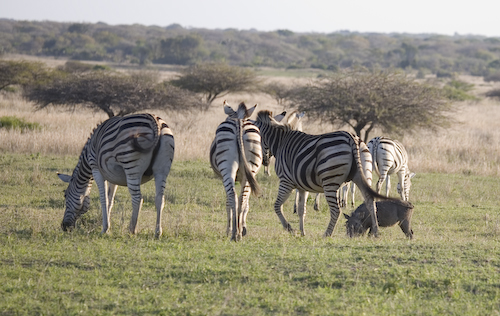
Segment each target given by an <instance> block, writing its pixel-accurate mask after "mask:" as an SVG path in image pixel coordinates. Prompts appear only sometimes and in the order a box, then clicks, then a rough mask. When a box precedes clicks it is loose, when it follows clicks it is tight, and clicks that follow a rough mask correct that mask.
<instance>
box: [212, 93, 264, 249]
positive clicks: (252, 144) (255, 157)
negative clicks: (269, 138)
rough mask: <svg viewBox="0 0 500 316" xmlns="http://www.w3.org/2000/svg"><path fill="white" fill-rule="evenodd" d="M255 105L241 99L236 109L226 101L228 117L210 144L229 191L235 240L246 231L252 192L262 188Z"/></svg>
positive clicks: (215, 165)
mask: <svg viewBox="0 0 500 316" xmlns="http://www.w3.org/2000/svg"><path fill="white" fill-rule="evenodd" d="M256 106H257V105H255V106H254V107H252V108H250V109H247V107H246V106H245V104H244V103H240V105H239V106H238V109H237V110H236V111H234V110H233V109H232V108H231V107H230V106H229V105H228V104H227V102H226V101H224V112H225V113H226V114H227V115H228V117H227V119H226V120H225V121H224V122H222V123H221V124H220V125H219V127H218V128H217V131H216V133H215V139H214V141H213V142H212V145H211V146H210V164H211V166H212V169H213V170H214V172H215V173H216V174H217V175H218V176H219V177H220V178H222V183H223V185H224V189H225V191H226V211H227V230H226V234H227V235H229V232H230V231H231V232H232V236H231V240H234V241H238V240H240V239H241V238H242V236H245V235H246V233H247V228H246V217H247V215H248V211H249V198H250V193H251V192H253V193H254V194H256V195H257V194H258V192H259V186H258V183H257V180H256V179H255V175H256V174H257V172H258V171H259V169H260V167H261V165H262V144H261V137H260V132H259V129H258V128H257V127H256V126H255V125H254V124H252V123H251V122H250V121H249V120H248V118H249V117H250V116H251V115H252V113H253V112H254V110H255V108H256ZM236 181H240V183H241V194H240V197H239V200H238V196H237V194H236V190H235V185H236ZM236 200H238V203H236Z"/></svg>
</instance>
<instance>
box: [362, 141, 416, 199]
mask: <svg viewBox="0 0 500 316" xmlns="http://www.w3.org/2000/svg"><path fill="white" fill-rule="evenodd" d="M368 149H369V150H370V152H371V154H372V156H373V169H375V172H376V173H377V175H378V176H379V180H378V182H377V192H379V193H380V189H381V188H382V184H383V183H384V181H386V188H385V193H386V196H388V195H389V192H390V190H391V181H390V175H391V174H393V173H396V174H397V175H398V178H399V183H398V193H399V195H400V196H401V199H402V200H404V201H408V200H409V197H410V187H411V178H413V177H414V176H415V173H412V172H410V169H409V168H408V154H407V152H406V149H405V148H404V146H403V145H402V144H401V143H400V142H398V141H397V140H393V139H390V138H387V137H383V136H378V137H374V138H372V139H371V140H370V141H369V142H368Z"/></svg>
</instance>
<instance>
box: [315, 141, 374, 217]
mask: <svg viewBox="0 0 500 316" xmlns="http://www.w3.org/2000/svg"><path fill="white" fill-rule="evenodd" d="M359 150H360V151H361V152H363V154H362V155H361V164H362V165H363V171H364V173H365V177H366V182H367V183H368V185H369V186H371V185H372V181H373V180H372V171H373V161H372V155H371V153H370V150H369V149H368V147H367V145H366V144H365V143H364V142H360V143H359ZM349 191H351V206H354V204H355V194H356V185H355V184H354V183H352V182H351V181H349V182H344V183H343V184H342V185H341V186H340V189H339V191H338V193H339V206H340V207H347V204H348V197H349ZM320 195H321V193H318V194H317V195H316V198H315V200H314V209H315V210H316V211H317V210H319V200H320V199H319V196H320Z"/></svg>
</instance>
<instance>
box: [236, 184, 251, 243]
mask: <svg viewBox="0 0 500 316" xmlns="http://www.w3.org/2000/svg"><path fill="white" fill-rule="evenodd" d="M251 193H252V189H251V188H250V184H249V183H248V181H246V185H245V186H244V187H243V186H242V188H241V204H240V205H241V208H240V212H239V213H240V228H241V229H240V230H239V232H240V233H241V236H240V237H242V236H245V235H246V234H247V215H248V211H249V209H250V203H249V201H250V194H251Z"/></svg>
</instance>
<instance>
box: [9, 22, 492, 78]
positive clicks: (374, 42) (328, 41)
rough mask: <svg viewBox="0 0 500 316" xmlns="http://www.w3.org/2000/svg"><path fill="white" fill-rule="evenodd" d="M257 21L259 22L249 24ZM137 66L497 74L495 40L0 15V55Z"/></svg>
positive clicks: (427, 35) (432, 35)
mask: <svg viewBox="0 0 500 316" xmlns="http://www.w3.org/2000/svg"><path fill="white" fill-rule="evenodd" d="M256 27H258V25H256ZM6 53H13V54H27V55H37V56H55V57H66V58H70V59H75V60H92V61H110V62H118V63H136V64H149V63H158V64H176V65H191V64H195V63H200V62H209V61H210V62H226V63H228V64H231V65H238V66H248V67H259V66H266V67H277V68H278V67H279V68H320V69H330V70H332V71H336V70H339V69H342V68H348V67H351V66H356V65H361V66H364V67H367V68H372V69H377V68H404V69H413V70H416V71H418V72H419V74H422V75H425V74H430V73H433V74H437V75H438V76H451V75H452V74H453V73H464V74H471V75H476V76H485V77H487V76H491V75H495V74H498V73H499V72H500V38H491V37H490V38H488V37H481V36H466V35H463V36H461V35H455V36H444V35H436V34H380V33H354V32H348V31H340V32H334V33H330V34H323V33H294V32H291V31H289V30H277V31H273V32H260V31H255V30H244V31H242V30H236V29H224V30H222V29H216V30H208V29H194V28H184V27H182V26H180V25H178V24H172V25H169V26H167V27H160V26H144V25H138V24H134V25H118V26H112V25H107V24H105V23H96V24H83V23H58V22H50V21H43V22H33V21H15V20H7V19H0V55H1V54H6Z"/></svg>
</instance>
